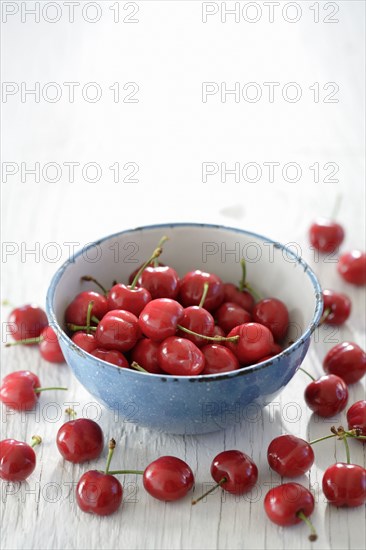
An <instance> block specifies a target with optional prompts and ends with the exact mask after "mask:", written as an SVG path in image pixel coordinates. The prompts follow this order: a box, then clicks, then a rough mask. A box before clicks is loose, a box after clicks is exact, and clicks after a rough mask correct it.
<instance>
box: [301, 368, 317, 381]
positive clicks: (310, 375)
mask: <svg viewBox="0 0 366 550" xmlns="http://www.w3.org/2000/svg"><path fill="white" fill-rule="evenodd" d="M299 370H301V371H302V372H304V373H305V374H307V375H308V377H309V378H311V379H312V381H313V382H315V378H314V376H313V375H312V374H310V373H309V372H308V371H307V370H305V369H303V368H302V367H299Z"/></svg>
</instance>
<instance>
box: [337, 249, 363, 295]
mask: <svg viewBox="0 0 366 550" xmlns="http://www.w3.org/2000/svg"><path fill="white" fill-rule="evenodd" d="M337 269H338V273H339V274H340V275H341V277H343V279H344V280H345V281H346V282H347V283H351V284H353V285H356V286H364V285H366V253H365V252H361V250H352V251H351V252H345V253H344V254H342V255H341V256H340V258H339V262H338V266H337Z"/></svg>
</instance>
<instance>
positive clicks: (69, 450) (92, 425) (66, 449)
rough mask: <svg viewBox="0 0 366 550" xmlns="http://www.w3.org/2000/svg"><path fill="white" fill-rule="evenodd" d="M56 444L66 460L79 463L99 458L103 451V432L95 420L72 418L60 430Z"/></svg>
mask: <svg viewBox="0 0 366 550" xmlns="http://www.w3.org/2000/svg"><path fill="white" fill-rule="evenodd" d="M56 444H57V448H58V450H59V451H60V453H61V455H62V456H63V457H64V459H65V460H68V461H69V462H73V463H74V464H79V463H81V462H85V461H86V460H93V459H95V458H98V456H99V455H100V454H101V452H102V451H103V432H102V430H101V428H100V426H99V425H98V424H97V423H96V422H94V420H89V419H88V418H78V419H77V420H70V421H69V422H66V423H65V424H63V425H62V426H61V428H60V429H59V430H58V432H57V437H56Z"/></svg>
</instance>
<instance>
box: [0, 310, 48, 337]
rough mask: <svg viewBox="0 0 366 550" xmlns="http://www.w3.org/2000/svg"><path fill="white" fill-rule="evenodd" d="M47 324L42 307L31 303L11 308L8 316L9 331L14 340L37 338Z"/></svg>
mask: <svg viewBox="0 0 366 550" xmlns="http://www.w3.org/2000/svg"><path fill="white" fill-rule="evenodd" d="M47 325H48V321H47V315H46V314H45V312H44V311H43V309H41V308H40V307H37V306H33V305H31V304H27V305H25V306H22V307H17V308H16V309H13V311H12V312H11V313H10V315H9V318H8V327H9V332H10V334H11V335H12V337H13V338H14V340H26V339H28V338H37V337H38V336H39V335H40V334H41V332H42V331H43V329H45V328H46V327H47Z"/></svg>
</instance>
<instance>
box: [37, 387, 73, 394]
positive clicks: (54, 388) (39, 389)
mask: <svg viewBox="0 0 366 550" xmlns="http://www.w3.org/2000/svg"><path fill="white" fill-rule="evenodd" d="M68 389H69V388H60V387H56V386H52V387H50V388H34V392H35V393H40V392H41V391H48V390H64V391H67V390H68Z"/></svg>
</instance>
